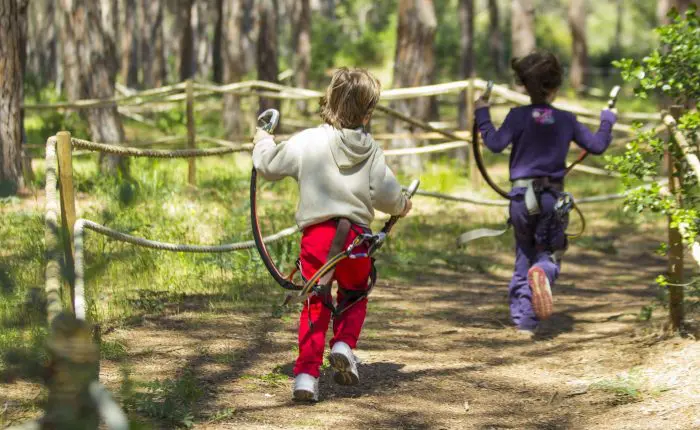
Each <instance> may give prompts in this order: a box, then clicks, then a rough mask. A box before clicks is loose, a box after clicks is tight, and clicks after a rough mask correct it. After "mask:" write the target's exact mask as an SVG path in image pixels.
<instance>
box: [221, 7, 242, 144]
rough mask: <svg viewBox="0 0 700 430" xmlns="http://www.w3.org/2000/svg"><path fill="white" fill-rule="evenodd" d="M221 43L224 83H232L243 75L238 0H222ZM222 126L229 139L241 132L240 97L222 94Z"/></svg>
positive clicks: (240, 21) (240, 17)
mask: <svg viewBox="0 0 700 430" xmlns="http://www.w3.org/2000/svg"><path fill="white" fill-rule="evenodd" d="M222 12H223V13H222V16H223V32H222V33H223V34H222V36H223V44H222V48H223V49H222V51H221V52H220V54H218V55H221V59H222V63H223V78H224V82H225V83H227V84H228V83H234V82H238V81H240V80H241V77H242V76H243V67H244V66H243V55H242V50H241V25H242V24H243V8H242V5H241V2H240V1H238V0H223V8H222ZM223 114H224V126H225V127H226V133H227V136H228V138H229V139H231V140H234V139H235V138H237V137H238V136H240V134H241V132H242V125H243V123H244V122H243V121H241V102H240V97H238V96H237V95H235V94H225V95H224V113H223Z"/></svg>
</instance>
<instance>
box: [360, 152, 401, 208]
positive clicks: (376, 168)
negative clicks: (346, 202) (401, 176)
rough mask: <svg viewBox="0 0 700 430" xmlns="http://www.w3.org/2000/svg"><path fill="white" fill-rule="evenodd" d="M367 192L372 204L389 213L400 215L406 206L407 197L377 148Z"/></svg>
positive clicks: (382, 153)
mask: <svg viewBox="0 0 700 430" xmlns="http://www.w3.org/2000/svg"><path fill="white" fill-rule="evenodd" d="M369 193H370V197H371V198H372V206H374V208H375V209H377V210H379V211H381V212H384V213H387V214H389V215H400V214H401V212H403V210H404V209H405V208H406V203H407V199H406V196H405V195H404V193H403V190H402V189H401V185H400V184H399V182H398V181H397V180H396V176H394V173H393V172H392V171H391V169H389V166H387V165H386V158H385V157H384V151H382V150H381V149H377V153H376V154H375V155H374V159H373V160H372V169H371V170H370V178H369Z"/></svg>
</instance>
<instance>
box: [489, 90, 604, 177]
mask: <svg viewBox="0 0 700 430" xmlns="http://www.w3.org/2000/svg"><path fill="white" fill-rule="evenodd" d="M616 120H617V117H616V116H615V114H614V113H613V112H611V111H610V110H607V109H606V110H603V111H602V112H601V114H600V128H599V129H598V131H597V132H596V133H592V132H591V131H590V130H589V129H588V127H586V126H585V125H583V124H581V123H580V122H578V121H577V120H576V116H575V115H574V114H572V113H571V112H567V111H563V110H559V109H557V108H555V107H552V106H551V105H549V104H537V105H529V106H521V107H516V108H513V109H511V110H510V112H508V115H507V116H506V119H505V121H504V122H503V125H502V126H501V128H500V129H498V130H496V127H494V125H493V123H492V122H491V115H490V113H489V109H488V108H481V109H477V111H476V123H477V126H478V127H479V131H480V132H481V136H482V138H483V140H484V143H485V144H486V146H487V147H488V148H489V149H490V150H491V151H493V152H502V151H503V150H504V149H506V147H508V145H510V144H513V150H512V152H511V155H510V179H511V181H513V180H515V179H524V178H537V177H545V176H548V177H550V178H552V179H561V178H563V177H564V175H565V174H566V156H567V154H568V152H569V144H570V143H571V142H572V141H573V142H575V143H576V144H577V145H578V146H580V147H581V148H583V149H585V150H586V151H588V152H590V153H591V154H602V153H603V152H604V151H605V150H606V149H607V148H608V146H609V145H610V142H611V141H612V127H613V124H615V121H616Z"/></svg>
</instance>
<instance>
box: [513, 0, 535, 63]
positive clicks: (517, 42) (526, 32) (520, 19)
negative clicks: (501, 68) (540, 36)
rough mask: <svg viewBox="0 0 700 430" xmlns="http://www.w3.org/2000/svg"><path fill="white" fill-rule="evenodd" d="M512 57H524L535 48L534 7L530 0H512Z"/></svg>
mask: <svg viewBox="0 0 700 430" xmlns="http://www.w3.org/2000/svg"><path fill="white" fill-rule="evenodd" d="M511 5H512V11H511V27H512V28H511V31H512V40H513V57H514V58H518V57H524V56H525V55H527V54H529V53H530V52H532V51H533V50H534V49H535V48H536V42H535V7H534V6H533V5H532V0H512V2H511Z"/></svg>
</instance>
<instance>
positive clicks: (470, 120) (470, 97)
mask: <svg viewBox="0 0 700 430" xmlns="http://www.w3.org/2000/svg"><path fill="white" fill-rule="evenodd" d="M474 95H475V91H474V75H473V74H472V76H471V77H470V78H469V87H467V95H466V97H467V131H468V132H470V133H471V132H472V130H474V121H475V119H474V111H475V109H474ZM474 142H475V139H474V136H472V145H474ZM467 153H469V151H468V150H467ZM468 159H469V177H470V180H471V184H472V190H473V191H479V188H480V186H481V184H480V181H479V179H480V176H479V175H480V173H479V170H478V169H477V168H476V160H475V159H474V156H473V155H472V154H469V155H468Z"/></svg>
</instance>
